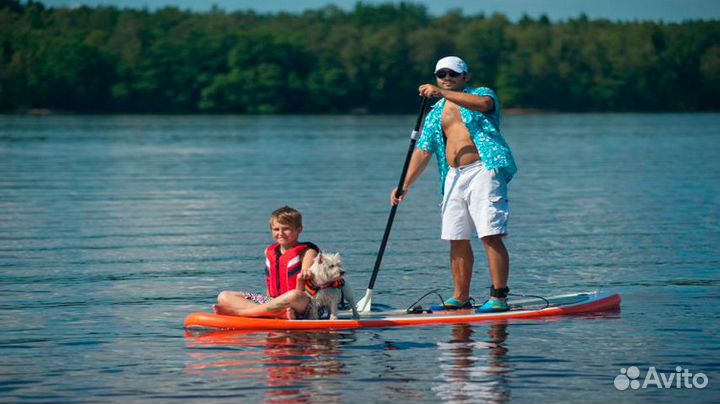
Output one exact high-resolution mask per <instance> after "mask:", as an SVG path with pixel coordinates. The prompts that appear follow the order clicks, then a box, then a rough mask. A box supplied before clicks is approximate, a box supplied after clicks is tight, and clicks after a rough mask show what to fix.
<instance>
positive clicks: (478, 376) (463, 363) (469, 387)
mask: <svg viewBox="0 0 720 404" xmlns="http://www.w3.org/2000/svg"><path fill="white" fill-rule="evenodd" d="M485 329H486V327H482V328H481V327H476V328H473V327H472V326H470V325H467V324H458V325H454V326H453V327H452V336H451V339H450V341H448V342H438V344H437V345H438V350H439V355H438V361H439V362H440V365H439V373H440V375H439V378H440V379H441V380H440V382H439V383H437V384H436V385H434V386H433V388H432V389H433V391H434V392H435V393H436V394H437V396H438V398H440V399H441V400H443V401H444V402H449V403H461V404H464V403H506V402H508V401H509V399H510V388H509V386H508V374H509V373H510V367H509V365H508V364H507V362H506V357H507V353H508V349H507V348H506V346H505V340H506V339H507V336H508V332H507V322H498V323H493V324H491V325H490V326H489V328H487V332H486V334H485V335H483V334H480V332H482V331H484V330H485ZM474 334H476V335H474Z"/></svg>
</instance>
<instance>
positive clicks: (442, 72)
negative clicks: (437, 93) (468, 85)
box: [435, 70, 463, 79]
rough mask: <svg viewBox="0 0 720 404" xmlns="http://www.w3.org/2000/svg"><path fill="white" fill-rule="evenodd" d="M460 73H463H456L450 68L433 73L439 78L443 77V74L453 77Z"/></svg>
mask: <svg viewBox="0 0 720 404" xmlns="http://www.w3.org/2000/svg"><path fill="white" fill-rule="evenodd" d="M461 74H463V73H458V72H455V71H452V70H440V71H439V72H436V73H435V77H437V78H439V79H444V78H445V76H450V77H453V78H455V77H457V76H459V75H461Z"/></svg>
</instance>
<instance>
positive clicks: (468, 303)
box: [430, 297, 473, 311]
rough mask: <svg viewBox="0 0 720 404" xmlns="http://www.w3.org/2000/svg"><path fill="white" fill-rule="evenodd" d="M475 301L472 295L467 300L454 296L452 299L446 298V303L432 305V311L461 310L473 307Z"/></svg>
mask: <svg viewBox="0 0 720 404" xmlns="http://www.w3.org/2000/svg"><path fill="white" fill-rule="evenodd" d="M472 304H473V302H472V297H471V298H469V299H467V300H458V299H455V298H454V297H451V298H450V299H447V300H445V303H443V304H439V305H437V306H430V310H432V311H442V310H460V309H471V308H472V307H473V306H472Z"/></svg>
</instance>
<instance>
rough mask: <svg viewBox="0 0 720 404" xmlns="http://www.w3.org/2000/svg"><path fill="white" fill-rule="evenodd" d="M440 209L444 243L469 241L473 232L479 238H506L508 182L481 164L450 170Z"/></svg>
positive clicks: (508, 209) (500, 174)
mask: <svg viewBox="0 0 720 404" xmlns="http://www.w3.org/2000/svg"><path fill="white" fill-rule="evenodd" d="M440 206H441V209H442V234H441V238H442V239H443V240H470V239H471V237H472V233H473V231H474V232H475V233H476V234H477V235H478V237H480V238H483V237H486V236H492V235H498V234H501V235H505V234H507V223H508V216H509V213H510V206H509V203H508V198H507V181H506V180H505V176H504V175H503V174H502V173H499V172H498V170H490V171H489V170H488V169H486V168H485V165H484V164H483V163H482V162H480V161H477V162H475V163H471V164H468V165H465V166H461V167H458V168H452V167H450V170H449V171H448V174H447V177H446V178H445V194H444V196H443V202H442V204H440Z"/></svg>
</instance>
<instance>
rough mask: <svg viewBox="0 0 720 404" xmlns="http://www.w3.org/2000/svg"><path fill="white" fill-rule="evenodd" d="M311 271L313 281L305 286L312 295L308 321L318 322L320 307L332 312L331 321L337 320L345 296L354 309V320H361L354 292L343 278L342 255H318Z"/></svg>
mask: <svg viewBox="0 0 720 404" xmlns="http://www.w3.org/2000/svg"><path fill="white" fill-rule="evenodd" d="M310 271H311V272H312V274H313V279H312V281H311V282H306V284H305V290H306V292H307V293H308V294H309V295H310V308H309V311H308V317H307V318H308V319H310V320H317V319H318V318H319V309H320V307H325V309H326V310H328V311H329V312H330V320H337V315H338V305H339V304H340V303H342V302H341V299H342V297H343V296H344V297H345V300H347V302H348V304H350V307H352V312H353V318H354V319H358V318H359V316H358V312H357V309H356V308H355V298H354V296H353V293H352V290H351V289H350V287H349V286H348V285H347V284H346V283H345V280H344V278H343V275H344V274H345V270H344V269H343V263H342V259H341V258H340V254H318V255H317V257H315V260H314V261H313V265H312V267H310Z"/></svg>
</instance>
